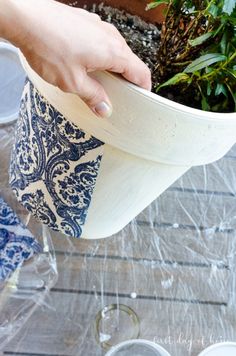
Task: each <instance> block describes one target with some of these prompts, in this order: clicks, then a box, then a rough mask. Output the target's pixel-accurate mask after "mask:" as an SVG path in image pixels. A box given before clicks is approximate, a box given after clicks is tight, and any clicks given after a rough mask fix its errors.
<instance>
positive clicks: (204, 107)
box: [201, 96, 210, 111]
mask: <svg viewBox="0 0 236 356" xmlns="http://www.w3.org/2000/svg"><path fill="white" fill-rule="evenodd" d="M201 104H202V110H204V111H209V110H210V106H209V104H208V102H207V99H206V98H205V96H203V97H202V101H201Z"/></svg>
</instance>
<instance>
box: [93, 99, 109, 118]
mask: <svg viewBox="0 0 236 356" xmlns="http://www.w3.org/2000/svg"><path fill="white" fill-rule="evenodd" d="M95 112H96V113H97V114H98V115H99V116H101V117H104V118H105V119H107V118H108V117H110V116H111V114H112V108H111V107H110V105H108V104H107V103H106V102H105V101H102V102H101V103H99V104H98V105H96V106H95Z"/></svg>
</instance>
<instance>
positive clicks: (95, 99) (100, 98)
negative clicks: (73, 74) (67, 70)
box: [77, 74, 112, 118]
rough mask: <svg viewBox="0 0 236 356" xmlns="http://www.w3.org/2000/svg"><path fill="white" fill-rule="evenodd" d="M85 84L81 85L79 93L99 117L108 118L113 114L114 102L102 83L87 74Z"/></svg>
mask: <svg viewBox="0 0 236 356" xmlns="http://www.w3.org/2000/svg"><path fill="white" fill-rule="evenodd" d="M82 82H83V84H82V85H79V88H78V89H77V94H78V95H79V96H80V98H81V99H82V100H83V101H84V102H85V103H86V104H87V105H88V107H89V108H90V109H91V110H92V111H93V112H94V113H95V114H96V115H97V116H99V117H103V118H108V117H110V116H111V114H112V104H111V102H110V100H109V98H108V96H107V94H106V92H105V90H104V89H103V87H102V85H101V84H100V83H99V82H98V81H97V80H95V79H93V78H91V77H90V76H89V75H88V74H85V77H84V78H83V81H82Z"/></svg>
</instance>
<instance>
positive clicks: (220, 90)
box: [215, 83, 228, 98]
mask: <svg viewBox="0 0 236 356" xmlns="http://www.w3.org/2000/svg"><path fill="white" fill-rule="evenodd" d="M220 94H224V96H225V97H226V98H227V97H228V95H227V90H226V87H225V85H224V84H222V83H217V86H216V89H215V95H216V96H217V95H220Z"/></svg>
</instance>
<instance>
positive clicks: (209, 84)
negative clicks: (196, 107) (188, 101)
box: [207, 82, 212, 96]
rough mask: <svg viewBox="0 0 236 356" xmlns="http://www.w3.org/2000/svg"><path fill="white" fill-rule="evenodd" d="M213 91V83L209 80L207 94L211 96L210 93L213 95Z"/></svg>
mask: <svg viewBox="0 0 236 356" xmlns="http://www.w3.org/2000/svg"><path fill="white" fill-rule="evenodd" d="M211 92H212V89H211V83H210V82H208V83H207V95H208V96H210V95H211Z"/></svg>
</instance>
